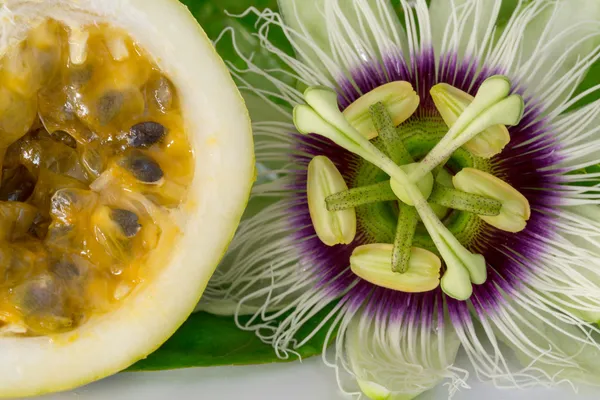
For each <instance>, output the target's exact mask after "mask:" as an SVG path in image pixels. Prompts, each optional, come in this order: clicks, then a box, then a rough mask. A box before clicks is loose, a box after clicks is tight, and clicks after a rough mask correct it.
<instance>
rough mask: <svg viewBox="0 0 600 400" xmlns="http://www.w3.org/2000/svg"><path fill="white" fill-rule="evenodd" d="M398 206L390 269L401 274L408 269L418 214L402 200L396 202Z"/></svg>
mask: <svg viewBox="0 0 600 400" xmlns="http://www.w3.org/2000/svg"><path fill="white" fill-rule="evenodd" d="M398 206H399V208H400V210H399V214H398V224H397V225H396V237H395V238H394V250H393V251H392V271H394V272H399V273H401V274H403V273H405V272H406V271H407V270H408V266H409V263H410V256H411V247H412V242H413V237H414V236H415V230H416V229H417V223H418V222H419V215H418V214H417V211H416V210H415V208H414V207H411V206H408V205H406V204H404V203H402V202H398Z"/></svg>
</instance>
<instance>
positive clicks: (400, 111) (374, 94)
mask: <svg viewBox="0 0 600 400" xmlns="http://www.w3.org/2000/svg"><path fill="white" fill-rule="evenodd" d="M378 102H381V103H383V105H384V106H385V108H386V109H387V111H388V113H389V114H390V116H391V117H392V121H393V122H394V125H396V126H398V125H400V124H401V123H402V122H404V121H406V120H407V119H408V118H409V117H410V116H411V115H413V113H414V112H415V110H416V109H417V107H418V106H419V96H418V95H417V93H416V92H415V91H414V90H413V87H412V85H411V84H410V83H408V82H406V81H395V82H390V83H387V84H385V85H382V86H379V87H378V88H376V89H373V90H371V91H370V92H368V93H366V94H364V95H362V96H361V97H360V98H359V99H358V100H356V101H355V102H353V103H352V104H350V105H349V106H348V107H347V108H346V109H345V110H344V112H343V114H344V116H345V117H346V119H347V120H348V122H350V124H351V125H352V126H353V127H354V128H355V129H356V130H357V131H359V132H360V133H361V135H363V136H364V137H366V138H367V139H373V138H375V137H377V135H378V133H377V129H375V126H374V125H373V121H372V119H371V115H370V113H369V107H371V106H372V105H373V104H375V103H378Z"/></svg>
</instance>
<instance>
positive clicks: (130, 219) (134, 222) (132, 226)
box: [111, 208, 142, 238]
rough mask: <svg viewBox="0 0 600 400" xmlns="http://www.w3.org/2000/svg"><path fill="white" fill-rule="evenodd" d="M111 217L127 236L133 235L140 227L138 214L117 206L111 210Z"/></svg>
mask: <svg viewBox="0 0 600 400" xmlns="http://www.w3.org/2000/svg"><path fill="white" fill-rule="evenodd" d="M111 217H112V219H113V220H114V221H115V222H116V223H117V224H118V225H119V227H120V228H121V231H122V232H123V234H124V235H125V236H126V237H128V238H130V237H134V236H135V235H137V233H138V232H139V231H140V229H142V225H140V220H139V218H138V216H137V215H136V214H135V213H134V212H132V211H129V210H123V209H120V208H117V209H114V210H112V212H111Z"/></svg>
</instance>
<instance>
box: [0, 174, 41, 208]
mask: <svg viewBox="0 0 600 400" xmlns="http://www.w3.org/2000/svg"><path fill="white" fill-rule="evenodd" d="M3 175H4V179H2V186H0V201H21V202H25V201H27V199H29V197H31V194H32V193H33V189H34V188H35V177H34V176H33V175H32V174H31V172H29V170H28V169H27V168H26V167H25V166H23V165H19V166H18V167H17V168H15V169H13V170H12V171H6V172H5V173H4V174H3Z"/></svg>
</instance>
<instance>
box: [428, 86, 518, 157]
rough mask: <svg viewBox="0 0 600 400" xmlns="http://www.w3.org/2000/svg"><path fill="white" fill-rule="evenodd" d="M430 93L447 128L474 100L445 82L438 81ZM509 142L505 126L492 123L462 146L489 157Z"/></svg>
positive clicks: (475, 153) (497, 152)
mask: <svg viewBox="0 0 600 400" xmlns="http://www.w3.org/2000/svg"><path fill="white" fill-rule="evenodd" d="M430 93H431V98H432V99H433V102H434V103H435V106H436V108H437V110H438V111H439V113H440V115H441V116H442V119H443V120H444V122H445V123H446V125H448V127H449V128H452V126H453V125H454V124H455V123H456V121H457V120H458V118H459V117H460V115H461V114H462V113H463V112H464V111H465V110H466V109H467V107H469V105H470V104H471V103H472V102H473V100H474V97H473V96H471V95H470V94H468V93H466V92H463V91H462V90H460V89H457V88H455V87H454V86H451V85H448V84H447V83H438V84H437V85H435V86H434V87H432V88H431V91H430ZM509 142H510V135H509V134H508V129H506V126H504V125H493V126H491V127H489V128H487V129H486V130H484V131H483V132H481V133H479V134H478V135H477V136H475V137H474V138H472V139H471V140H469V141H468V142H467V143H465V144H464V146H463V147H464V148H466V149H467V150H468V151H469V152H471V153H472V154H474V155H476V156H478V157H483V158H491V157H493V156H495V155H496V154H499V153H500V152H502V150H503V149H504V147H506V145H507V144H508V143H509Z"/></svg>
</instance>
